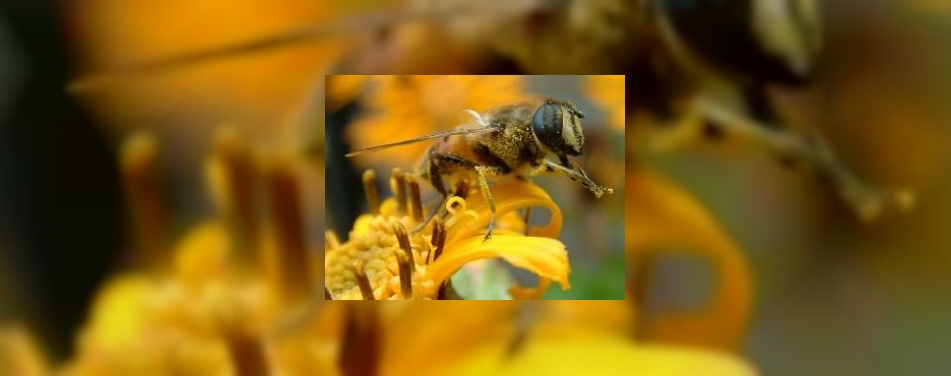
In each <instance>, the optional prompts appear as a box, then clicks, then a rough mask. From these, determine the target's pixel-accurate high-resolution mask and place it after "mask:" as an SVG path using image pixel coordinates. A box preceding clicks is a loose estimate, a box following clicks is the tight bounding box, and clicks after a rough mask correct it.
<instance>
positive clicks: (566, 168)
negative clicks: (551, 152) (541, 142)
mask: <svg viewBox="0 0 951 376" xmlns="http://www.w3.org/2000/svg"><path fill="white" fill-rule="evenodd" d="M562 163H563V164H564V165H561V164H557V163H555V162H552V161H549V160H544V161H542V166H543V167H544V169H545V171H549V172H554V171H558V172H561V173H563V174H565V175H568V178H569V179H571V180H574V181H576V182H579V183H581V185H583V186H584V187H585V188H588V189H589V190H591V193H594V196H595V197H597V198H601V196H603V195H604V194H605V193H608V194H610V193H614V190H613V189H611V188H608V187H602V186H600V185H598V183H595V182H594V181H592V180H591V178H589V177H588V174H585V172H584V170H582V169H581V168H579V167H577V166H572V165H571V164H570V163H568V161H567V159H564V160H563V161H562Z"/></svg>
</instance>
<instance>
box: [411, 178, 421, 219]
mask: <svg viewBox="0 0 951 376" xmlns="http://www.w3.org/2000/svg"><path fill="white" fill-rule="evenodd" d="M409 192H410V193H409V197H410V213H411V214H412V218H413V222H417V223H419V221H421V220H423V204H422V197H420V195H419V182H417V181H416V180H410V182H409Z"/></svg>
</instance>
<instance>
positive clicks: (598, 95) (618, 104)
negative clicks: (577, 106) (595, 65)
mask: <svg viewBox="0 0 951 376" xmlns="http://www.w3.org/2000/svg"><path fill="white" fill-rule="evenodd" d="M585 91H586V92H587V94H588V97H589V98H591V100H593V101H594V103H595V105H596V106H598V107H599V108H600V109H601V110H602V111H604V112H605V113H607V119H608V122H607V123H608V125H610V126H611V127H612V128H614V130H616V131H618V132H624V120H625V113H624V76H585Z"/></svg>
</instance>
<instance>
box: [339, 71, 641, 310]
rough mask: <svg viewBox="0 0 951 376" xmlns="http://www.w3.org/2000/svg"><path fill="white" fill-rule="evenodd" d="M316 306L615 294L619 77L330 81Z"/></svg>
mask: <svg viewBox="0 0 951 376" xmlns="http://www.w3.org/2000/svg"><path fill="white" fill-rule="evenodd" d="M326 93H327V96H326V118H325V120H326V133H325V140H326V149H325V157H326V164H327V166H326V170H327V180H326V192H327V196H326V199H327V206H326V208H327V209H326V210H327V233H326V239H327V241H326V246H325V268H326V269H325V270H326V272H325V273H326V274H325V299H334V300H361V299H362V300H390V299H424V300H426V299H429V300H432V299H465V300H505V299H568V300H574V299H585V300H587V299H611V300H623V299H624V286H625V285H624V277H625V267H624V252H623V250H624V242H623V241H624V225H623V223H624V76H354V75H346V76H327V77H326Z"/></svg>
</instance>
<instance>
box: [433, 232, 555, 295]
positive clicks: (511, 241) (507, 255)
mask: <svg viewBox="0 0 951 376" xmlns="http://www.w3.org/2000/svg"><path fill="white" fill-rule="evenodd" d="M491 257H499V258H502V259H503V260H505V261H506V262H508V263H509V264H512V265H513V266H516V267H518V268H522V269H526V270H528V271H530V272H532V273H534V274H536V275H538V276H539V279H540V280H541V279H542V278H547V279H550V280H554V281H556V282H558V283H559V284H560V285H561V287H562V288H563V289H569V288H570V284H569V283H568V274H569V272H570V267H569V265H568V251H567V250H565V245H564V244H562V243H561V242H560V241H558V240H555V239H549V238H538V237H524V236H515V235H493V236H492V239H491V240H490V241H488V242H485V241H483V239H482V237H481V236H476V237H473V238H469V239H467V240H464V241H462V242H459V243H458V244H455V245H454V246H453V247H452V249H451V250H449V251H447V252H445V253H443V255H442V256H441V257H440V258H439V260H436V262H435V263H433V265H432V266H431V267H430V268H429V269H428V270H427V271H426V273H427V278H428V279H431V280H433V281H437V282H442V281H445V280H447V279H449V277H450V276H452V274H453V273H455V272H456V271H457V270H459V268H461V267H462V265H465V264H466V263H468V262H470V261H474V260H478V259H484V258H491Z"/></svg>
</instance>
